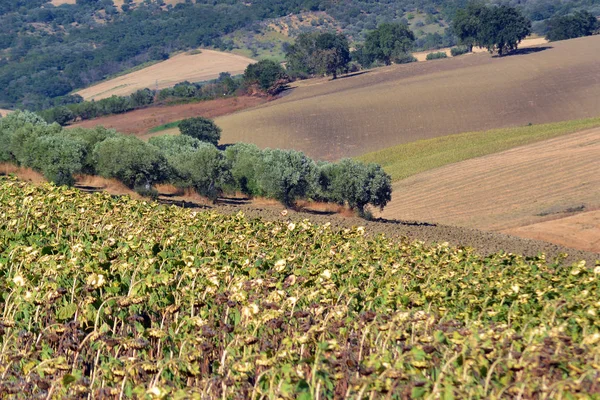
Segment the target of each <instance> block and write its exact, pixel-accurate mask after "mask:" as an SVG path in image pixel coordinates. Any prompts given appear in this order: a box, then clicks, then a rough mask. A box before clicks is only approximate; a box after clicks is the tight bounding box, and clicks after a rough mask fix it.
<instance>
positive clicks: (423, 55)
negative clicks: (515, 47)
mask: <svg viewBox="0 0 600 400" xmlns="http://www.w3.org/2000/svg"><path fill="white" fill-rule="evenodd" d="M546 43H548V41H547V40H546V38H541V37H535V38H527V39H525V40H523V41H522V42H521V44H519V48H520V49H524V48H527V47H532V46H539V45H543V44H546ZM438 51H443V52H444V53H446V55H447V56H448V57H452V53H451V52H450V47H446V48H443V49H438V50H428V51H419V52H416V53H413V56H414V57H415V58H416V59H417V61H427V54H429V53H436V52H438ZM487 51H488V50H487V49H486V48H483V47H473V53H486V52H487Z"/></svg>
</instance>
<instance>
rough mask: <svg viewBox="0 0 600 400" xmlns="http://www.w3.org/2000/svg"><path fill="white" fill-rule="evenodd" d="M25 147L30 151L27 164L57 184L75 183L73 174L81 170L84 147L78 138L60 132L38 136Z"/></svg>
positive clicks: (83, 143)
mask: <svg viewBox="0 0 600 400" xmlns="http://www.w3.org/2000/svg"><path fill="white" fill-rule="evenodd" d="M27 148H28V151H29V153H30V160H29V163H28V165H27V166H28V167H31V168H33V169H36V170H38V171H40V172H41V173H42V174H44V177H45V178H46V179H48V180H49V181H51V182H54V183H55V184H57V185H69V186H71V185H73V184H75V178H74V177H73V175H74V174H77V173H81V172H82V169H83V162H84V159H85V155H86V149H85V142H84V141H82V140H80V139H77V138H73V137H69V136H65V135H60V134H58V135H45V136H39V137H36V138H35V139H33V140H32V141H31V142H29V143H28V146H27Z"/></svg>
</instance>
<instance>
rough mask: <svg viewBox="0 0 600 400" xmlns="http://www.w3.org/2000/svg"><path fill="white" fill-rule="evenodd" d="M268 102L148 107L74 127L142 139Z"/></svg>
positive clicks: (245, 98)
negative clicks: (193, 120) (185, 123)
mask: <svg viewBox="0 0 600 400" xmlns="http://www.w3.org/2000/svg"><path fill="white" fill-rule="evenodd" d="M265 102H267V99H265V98H261V97H248V96H241V97H234V98H227V99H217V100H209V101H202V102H199V103H193V104H180V105H176V106H158V107H149V108H144V109H141V110H135V111H131V112H128V113H126V114H117V115H110V116H107V117H101V118H96V119H92V120H87V121H82V122H78V123H76V124H73V125H71V126H81V127H84V128H91V127H94V126H96V125H103V126H105V127H107V128H114V129H116V130H117V131H119V132H122V133H133V134H136V135H139V136H140V137H142V138H148V137H150V136H152V134H148V131H149V130H150V129H152V128H154V127H156V126H159V125H163V124H166V123H168V122H173V121H179V120H181V119H184V118H190V117H199V116H202V117H207V118H215V117H218V116H221V115H226V114H231V113H234V112H236V111H240V110H243V109H245V108H249V107H254V106H257V105H259V104H263V103H265ZM164 133H165V132H164V131H163V132H157V133H156V134H157V135H158V134H160V135H162V134H164Z"/></svg>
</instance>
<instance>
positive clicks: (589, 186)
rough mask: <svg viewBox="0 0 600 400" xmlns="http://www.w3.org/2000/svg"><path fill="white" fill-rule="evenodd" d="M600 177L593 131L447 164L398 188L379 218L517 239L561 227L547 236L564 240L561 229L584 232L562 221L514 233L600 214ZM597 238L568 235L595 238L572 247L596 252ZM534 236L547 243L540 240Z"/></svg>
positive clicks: (597, 135) (599, 134) (598, 136)
mask: <svg viewBox="0 0 600 400" xmlns="http://www.w3.org/2000/svg"><path fill="white" fill-rule="evenodd" d="M599 171H600V129H592V130H587V131H583V132H579V133H574V134H570V135H566V136H561V137H559V138H555V139H550V140H546V141H543V142H539V143H535V144H531V145H527V146H522V147H519V148H515V149H512V150H508V151H505V152H501V153H497V154H493V155H489V156H485V157H480V158H475V159H471V160H467V161H463V162H459V163H456V164H451V165H447V166H445V167H442V168H438V169H434V170H431V171H427V172H424V173H421V174H418V175H415V176H412V177H410V178H408V179H405V180H402V181H400V182H397V183H396V184H395V185H394V192H393V196H392V197H393V198H392V201H391V203H390V204H389V205H388V206H387V207H386V208H385V210H384V211H383V213H381V214H380V215H381V216H382V217H384V218H394V219H408V220H420V221H431V222H437V223H442V224H448V225H456V226H464V227H477V228H479V229H485V230H502V231H507V232H511V233H513V234H516V233H524V232H527V231H533V232H539V230H540V229H541V228H543V227H549V226H554V227H555V228H553V229H554V232H553V233H552V232H549V233H548V235H547V236H543V237H544V238H550V237H558V236H557V232H556V229H567V227H568V226H569V225H570V226H575V227H576V226H577V225H576V224H575V223H573V224H570V223H568V222H569V221H563V223H558V222H557V223H555V224H553V223H546V224H542V225H540V226H538V227H535V228H534V227H531V228H527V229H525V228H523V229H521V230H509V229H511V228H518V227H523V226H528V225H534V224H538V223H542V222H546V221H549V220H555V219H558V218H561V217H565V216H569V215H572V214H573V213H574V212H581V211H587V210H590V211H593V210H598V209H600V174H599ZM593 215H596V214H593ZM580 218H584V217H583V216H582V217H580ZM596 221H597V220H596ZM592 231H593V230H591V231H590V230H584V229H580V228H576V229H575V230H574V231H569V232H567V231H565V232H563V233H562V235H563V236H567V237H568V236H573V235H576V234H580V235H587V234H589V233H591V234H592V236H591V237H590V238H580V240H579V241H577V242H572V243H579V242H581V243H584V247H581V248H589V247H587V246H588V245H585V243H588V242H589V243H593V242H594V237H595V236H594V235H595V234H597V232H596V233H594V232H592ZM524 236H528V237H529V236H531V235H530V234H527V233H524ZM533 237H536V238H542V236H540V234H539V233H536V234H535V235H534V236H533ZM560 240H563V239H560ZM553 241H554V240H553ZM557 242H558V243H561V241H557ZM570 243H571V242H570ZM573 245H574V244H573ZM598 251H600V250H598Z"/></svg>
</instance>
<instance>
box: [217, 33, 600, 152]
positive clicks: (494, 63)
mask: <svg viewBox="0 0 600 400" xmlns="http://www.w3.org/2000/svg"><path fill="white" fill-rule="evenodd" d="M598 65H600V36H592V37H587V38H580V39H573V40H566V41H561V42H556V43H551V44H548V45H544V46H541V47H532V48H526V49H522V51H521V52H519V53H517V54H515V55H511V56H507V57H502V58H497V57H492V56H490V55H489V54H484V53H480V54H474V55H470V56H466V57H455V58H450V59H447V60H440V61H438V62H424V63H413V64H407V65H393V66H390V67H385V68H378V69H374V70H370V71H367V72H366V73H362V74H355V75H353V76H349V77H343V78H341V79H338V80H335V81H330V80H328V79H314V80H310V81H306V82H301V83H300V84H298V85H297V86H298V87H297V88H296V89H294V90H293V91H292V92H291V93H290V94H288V95H286V96H284V97H283V98H282V99H280V100H277V101H274V102H271V103H269V104H267V105H264V106H261V107H257V108H255V109H253V110H247V111H244V112H240V113H237V114H234V115H230V116H227V117H222V118H218V119H217V121H216V122H217V124H218V125H219V126H220V127H221V128H223V140H224V141H226V142H229V143H233V142H238V141H250V142H252V143H255V144H256V145H258V146H259V147H278V148H293V149H296V150H301V151H304V152H305V153H306V154H308V155H309V156H311V157H314V158H317V159H326V160H334V159H339V158H342V157H348V156H350V157H353V156H358V155H361V154H364V153H367V152H371V151H376V150H380V149H383V148H387V147H390V146H394V145H397V144H402V143H408V142H413V141H416V140H420V139H428V138H434V137H440V136H446V135H450V134H455V133H461V132H471V131H485V130H489V129H494V128H505V127H513V126H525V125H528V124H529V123H532V124H541V123H548V122H558V121H566V120H572V119H580V118H590V117H597V116H598V113H599V112H600V73H599V69H598Z"/></svg>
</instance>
